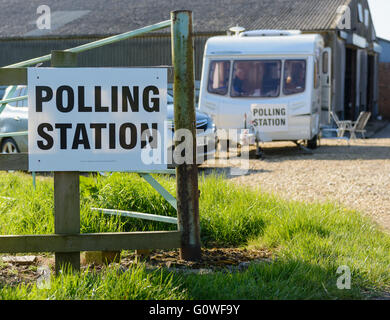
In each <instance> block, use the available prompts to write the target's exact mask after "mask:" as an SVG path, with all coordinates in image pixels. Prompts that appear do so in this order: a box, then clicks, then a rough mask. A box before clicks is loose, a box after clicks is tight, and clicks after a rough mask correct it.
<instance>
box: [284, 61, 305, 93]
mask: <svg viewBox="0 0 390 320" xmlns="http://www.w3.org/2000/svg"><path fill="white" fill-rule="evenodd" d="M305 86H306V60H286V62H285V63H284V85H283V93H284V94H285V95H291V94H296V93H302V92H304V91H305Z"/></svg>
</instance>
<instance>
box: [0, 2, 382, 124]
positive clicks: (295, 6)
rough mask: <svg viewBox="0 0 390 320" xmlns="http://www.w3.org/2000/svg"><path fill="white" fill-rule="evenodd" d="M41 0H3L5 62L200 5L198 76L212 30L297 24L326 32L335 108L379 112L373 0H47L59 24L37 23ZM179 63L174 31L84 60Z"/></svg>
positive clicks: (0, 53)
mask: <svg viewBox="0 0 390 320" xmlns="http://www.w3.org/2000/svg"><path fill="white" fill-rule="evenodd" d="M41 4H42V1H41V0H29V1H24V0H12V1H11V0H3V1H1V2H0V18H1V19H0V21H1V24H0V66H5V65H9V64H12V63H14V62H18V61H21V60H26V59H29V58H33V57H36V56H40V55H44V54H47V53H49V52H50V51H51V50H62V49H66V48H70V47H74V46H77V45H80V44H84V43H87V42H90V41H93V40H95V39H99V38H103V37H107V36H109V35H113V34H118V33H122V32H126V31H130V30H134V29H137V28H140V27H144V26H147V25H151V24H154V23H157V22H160V21H164V20H167V19H169V18H170V11H172V10H178V9H189V10H192V11H193V21H194V34H195V77H196V79H197V80H200V74H201V67H202V58H203V49H204V45H205V42H206V40H207V39H208V38H209V37H210V36H214V35H221V34H226V32H227V30H228V29H229V28H230V27H232V26H237V25H238V26H241V27H244V28H245V29H246V30H257V29H294V30H302V31H303V32H309V33H310V32H316V33H321V34H322V35H323V36H324V38H325V41H326V45H327V46H330V47H331V48H332V49H333V73H332V74H333V75H332V77H333V90H332V98H333V99H332V103H333V106H332V107H333V110H334V111H335V112H337V113H338V114H339V116H340V117H341V118H345V119H356V118H357V116H358V114H359V112H360V111H366V110H369V111H371V112H372V113H373V114H374V116H375V115H378V111H379V106H378V101H379V100H378V80H377V79H378V62H379V52H380V46H379V45H378V44H377V39H376V34H375V29H374V26H373V23H372V20H371V15H370V9H369V6H368V3H367V0H315V1H313V0H214V1H197V2H195V1H189V0H180V1H179V0H144V1H135V0H117V1H107V0H84V1H76V0H63V1H53V0H47V1H45V4H46V5H48V6H49V7H50V10H51V29H50V30H46V29H43V30H39V29H37V25H36V21H37V18H38V17H39V14H37V8H38V7H39V6H40V5H41ZM170 64H171V42H170V33H169V30H166V31H159V32H154V33H151V34H147V35H145V36H142V37H139V38H135V39H130V40H127V41H123V42H120V43H116V44H112V45H109V46H106V47H102V48H99V49H96V50H93V51H90V52H85V53H82V54H80V56H79V65H80V66H150V65H170Z"/></svg>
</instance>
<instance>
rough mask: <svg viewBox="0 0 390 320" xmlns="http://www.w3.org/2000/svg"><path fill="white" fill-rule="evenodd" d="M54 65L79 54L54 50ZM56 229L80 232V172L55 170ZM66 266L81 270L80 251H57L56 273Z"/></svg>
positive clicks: (64, 64) (66, 64)
mask: <svg viewBox="0 0 390 320" xmlns="http://www.w3.org/2000/svg"><path fill="white" fill-rule="evenodd" d="M51 66H52V67H76V66H77V54H76V53H71V52H64V51H52V53H51ZM54 229H55V233H56V234H71V235H75V234H79V233H80V181H79V173H78V172H54ZM64 266H65V267H67V268H71V269H72V271H73V272H76V271H80V252H67V253H61V252H56V253H55V269H56V274H58V273H59V272H60V270H61V269H63V268H64Z"/></svg>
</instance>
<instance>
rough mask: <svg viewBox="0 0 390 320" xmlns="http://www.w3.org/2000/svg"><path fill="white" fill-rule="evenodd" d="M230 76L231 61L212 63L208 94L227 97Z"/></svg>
mask: <svg viewBox="0 0 390 320" xmlns="http://www.w3.org/2000/svg"><path fill="white" fill-rule="evenodd" d="M229 76H230V61H211V63H210V72H209V83H208V86H207V90H208V92H210V93H215V94H220V95H226V94H227V92H228V86H229Z"/></svg>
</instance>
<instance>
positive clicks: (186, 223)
mask: <svg viewBox="0 0 390 320" xmlns="http://www.w3.org/2000/svg"><path fill="white" fill-rule="evenodd" d="M171 19H172V31H171V37H172V62H173V70H174V84H173V93H174V114H175V115H174V116H175V117H174V118H175V128H176V130H175V132H177V131H178V130H180V129H185V130H189V131H190V132H191V134H192V141H191V142H192V145H191V144H190V143H189V142H190V141H185V142H184V143H186V152H188V147H187V146H189V145H191V146H192V150H191V151H190V152H192V155H193V157H192V159H193V161H192V163H186V162H184V163H183V164H181V165H179V166H177V168H176V185H177V214H178V227H179V230H180V231H181V233H182V235H181V249H180V258H181V259H184V260H190V261H194V260H199V259H200V258H201V245H200V224H199V189H198V167H197V165H196V161H195V159H196V135H195V134H196V132H195V130H196V129H195V103H194V86H195V79H194V47H193V38H192V12H191V11H188V10H179V11H173V12H171ZM175 143H176V145H177V144H179V143H180V142H179V141H176V142H175ZM187 143H188V144H187Z"/></svg>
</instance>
